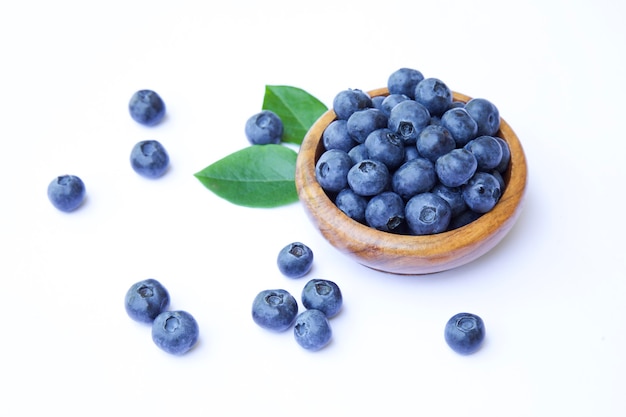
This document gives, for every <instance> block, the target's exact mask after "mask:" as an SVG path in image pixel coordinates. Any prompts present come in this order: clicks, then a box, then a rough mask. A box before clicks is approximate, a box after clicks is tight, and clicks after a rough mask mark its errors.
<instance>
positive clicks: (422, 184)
mask: <svg viewBox="0 0 626 417" xmlns="http://www.w3.org/2000/svg"><path fill="white" fill-rule="evenodd" d="M436 183H437V174H436V173H435V165H434V164H433V163H432V162H430V161H429V160H428V159H426V158H421V157H420V158H416V159H412V160H410V161H408V162H405V163H404V164H402V165H401V166H400V168H398V169H397V170H396V171H395V172H394V173H393V175H392V176H391V188H392V189H393V191H394V192H396V193H397V194H399V195H400V197H402V198H403V199H404V200H408V199H409V198H411V197H413V196H414V195H415V194H419V193H425V192H427V191H430V189H431V188H433V187H434V186H435V184H436Z"/></svg>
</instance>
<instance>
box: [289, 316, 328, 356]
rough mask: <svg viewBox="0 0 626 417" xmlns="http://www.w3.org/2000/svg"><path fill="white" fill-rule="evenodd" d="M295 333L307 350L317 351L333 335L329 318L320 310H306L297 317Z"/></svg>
mask: <svg viewBox="0 0 626 417" xmlns="http://www.w3.org/2000/svg"><path fill="white" fill-rule="evenodd" d="M293 335H294V337H295V339H296V342H298V344H299V345H300V346H302V347H303V348H304V349H306V350H310V351H317V350H320V349H321V348H323V347H324V346H326V345H327V344H328V343H329V342H330V339H331V337H332V329H331V327H330V323H329V322H328V318H327V317H326V315H325V314H324V313H323V312H321V311H320V310H315V309H309V310H305V311H303V312H302V313H300V314H299V315H298V317H297V318H296V322H295V326H294V329H293Z"/></svg>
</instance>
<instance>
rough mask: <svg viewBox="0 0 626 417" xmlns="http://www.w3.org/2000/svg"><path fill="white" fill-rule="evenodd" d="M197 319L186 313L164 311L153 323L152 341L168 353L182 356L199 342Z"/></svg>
mask: <svg viewBox="0 0 626 417" xmlns="http://www.w3.org/2000/svg"><path fill="white" fill-rule="evenodd" d="M199 334H200V330H199V328H198V323H197V322H196V319H195V318H194V317H193V316H192V315H191V314H189V313H187V312H186V311H181V310H179V311H164V312H163V313H161V314H159V315H158V316H156V318H155V319H154V322H152V340H153V341H154V343H155V344H156V345H157V346H158V347H159V348H161V349H162V350H164V351H165V352H167V353H171V354H172V355H182V354H185V353H187V352H188V351H189V350H190V349H191V348H192V347H194V345H195V344H196V342H197V341H198V337H199Z"/></svg>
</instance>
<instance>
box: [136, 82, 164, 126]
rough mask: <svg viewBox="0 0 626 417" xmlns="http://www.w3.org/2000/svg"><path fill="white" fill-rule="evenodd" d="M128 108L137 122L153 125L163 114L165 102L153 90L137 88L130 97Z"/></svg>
mask: <svg viewBox="0 0 626 417" xmlns="http://www.w3.org/2000/svg"><path fill="white" fill-rule="evenodd" d="M128 110H129V111H130V117H132V118H133V120H134V121H136V122H137V123H140V124H142V125H145V126H154V125H156V124H157V123H159V122H160V121H161V120H162V119H163V116H165V103H163V99H161V96H159V95H158V94H157V93H155V92H154V91H152V90H139V91H137V92H136V93H135V94H133V95H132V97H131V98H130V102H129V103H128Z"/></svg>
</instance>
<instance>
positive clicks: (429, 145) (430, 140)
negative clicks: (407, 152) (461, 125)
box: [415, 125, 456, 162]
mask: <svg viewBox="0 0 626 417" xmlns="http://www.w3.org/2000/svg"><path fill="white" fill-rule="evenodd" d="M415 146H416V147H417V152H418V153H419V154H420V155H421V156H423V157H424V158H426V159H428V160H430V161H432V162H435V161H437V159H438V158H439V157H440V156H442V155H445V154H447V153H448V152H450V151H451V150H453V149H455V148H456V142H455V141H454V138H453V137H452V135H451V134H450V132H449V131H448V129H446V128H445V127H443V126H441V125H428V126H426V127H425V128H424V130H422V131H421V132H420V134H419V136H418V137H417V142H416V143H415Z"/></svg>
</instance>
